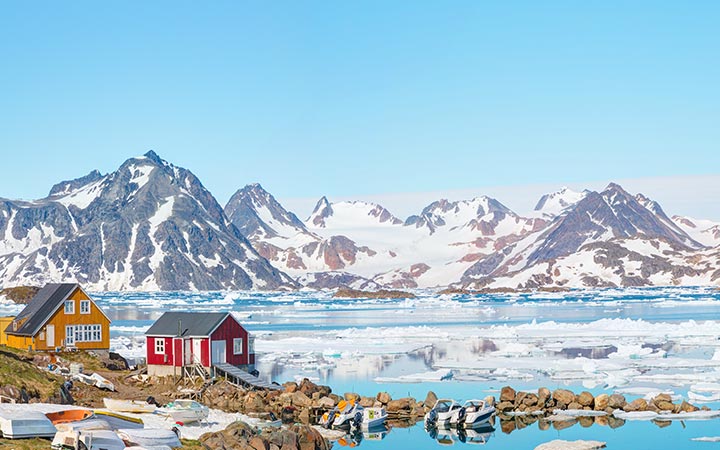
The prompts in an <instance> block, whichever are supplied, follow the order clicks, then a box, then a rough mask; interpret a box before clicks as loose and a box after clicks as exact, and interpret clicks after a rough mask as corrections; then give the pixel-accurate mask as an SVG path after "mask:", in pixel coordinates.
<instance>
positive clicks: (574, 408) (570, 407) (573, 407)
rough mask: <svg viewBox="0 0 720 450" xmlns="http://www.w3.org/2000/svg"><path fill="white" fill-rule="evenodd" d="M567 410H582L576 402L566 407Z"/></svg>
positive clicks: (581, 406)
mask: <svg viewBox="0 0 720 450" xmlns="http://www.w3.org/2000/svg"><path fill="white" fill-rule="evenodd" d="M567 409H573V410H577V409H583V405H581V404H580V403H578V402H572V403H570V404H569V405H568V406H567Z"/></svg>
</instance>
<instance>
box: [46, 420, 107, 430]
mask: <svg viewBox="0 0 720 450" xmlns="http://www.w3.org/2000/svg"><path fill="white" fill-rule="evenodd" d="M55 428H57V430H58V431H80V430H112V427H111V426H110V424H109V423H108V422H107V421H106V420H102V419H85V420H78V421H77V422H65V423H59V424H57V425H55Z"/></svg>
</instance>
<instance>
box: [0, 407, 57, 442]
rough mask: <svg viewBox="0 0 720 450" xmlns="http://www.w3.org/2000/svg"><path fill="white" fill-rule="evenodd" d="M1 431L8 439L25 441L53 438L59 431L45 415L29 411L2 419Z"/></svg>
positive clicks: (5, 416)
mask: <svg viewBox="0 0 720 450" xmlns="http://www.w3.org/2000/svg"><path fill="white" fill-rule="evenodd" d="M0 431H2V435H3V437H4V438H6V439H25V438H36V437H37V438H52V437H53V436H55V433H56V432H57V429H56V428H55V425H53V423H52V421H51V420H50V419H48V418H47V416H46V415H45V414H43V413H41V412H36V411H27V412H23V413H22V414H6V415H4V416H2V417H0Z"/></svg>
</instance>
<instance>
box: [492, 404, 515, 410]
mask: <svg viewBox="0 0 720 450" xmlns="http://www.w3.org/2000/svg"><path fill="white" fill-rule="evenodd" d="M495 409H497V410H498V411H512V410H513V409H515V405H514V404H512V403H510V402H500V403H498V404H497V405H496V406H495Z"/></svg>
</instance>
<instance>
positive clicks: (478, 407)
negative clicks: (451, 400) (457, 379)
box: [450, 400, 495, 428]
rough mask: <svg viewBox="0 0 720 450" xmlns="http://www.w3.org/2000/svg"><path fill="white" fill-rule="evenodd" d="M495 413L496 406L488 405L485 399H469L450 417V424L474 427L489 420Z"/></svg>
mask: <svg viewBox="0 0 720 450" xmlns="http://www.w3.org/2000/svg"><path fill="white" fill-rule="evenodd" d="M494 413H495V407H494V406H488V405H486V404H485V401H484V400H468V401H466V402H465V403H464V404H463V405H462V408H460V410H459V411H458V413H457V414H455V415H452V416H451V418H450V425H454V426H462V427H465V428H472V427H474V426H477V425H480V424H481V423H483V422H487V421H488V420H489V419H490V417H492V415H493V414H494Z"/></svg>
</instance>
